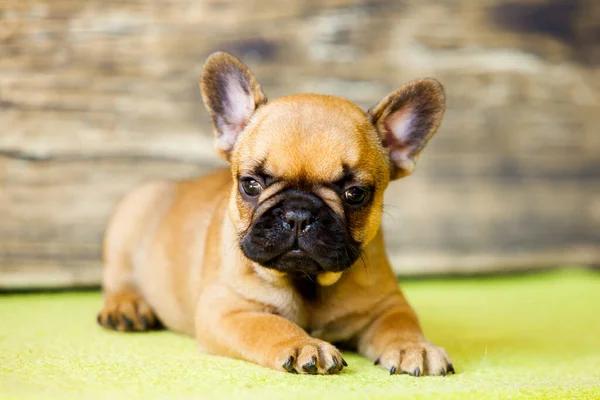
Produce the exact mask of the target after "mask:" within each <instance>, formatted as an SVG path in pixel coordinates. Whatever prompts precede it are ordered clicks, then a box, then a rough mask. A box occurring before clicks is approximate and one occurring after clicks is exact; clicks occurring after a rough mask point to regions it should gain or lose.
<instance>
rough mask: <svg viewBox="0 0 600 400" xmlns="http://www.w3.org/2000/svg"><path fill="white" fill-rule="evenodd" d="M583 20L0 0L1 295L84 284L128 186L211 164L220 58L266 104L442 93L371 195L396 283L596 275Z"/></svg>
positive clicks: (548, 12)
mask: <svg viewBox="0 0 600 400" xmlns="http://www.w3.org/2000/svg"><path fill="white" fill-rule="evenodd" d="M563 3H564V4H563ZM557 4H558V5H557ZM561 4H563V5H562V6H561ZM565 4H566V5H565ZM567 6H568V7H567ZM561 7H562V8H561ZM598 11H599V9H598V2H596V1H593V0H581V1H578V2H571V3H568V4H567V2H539V1H529V0H520V1H519V0H517V1H512V0H511V1H508V0H506V1H505V0H494V1H491V2H453V1H446V2H439V1H434V0H423V1H420V2H409V1H403V2H400V1H387V0H361V1H359V0H355V1H353V0H327V1H321V2H315V1H301V0H292V1H287V2H285V3H281V2H278V1H275V0H264V1H260V2H256V1H249V2H230V1H222V0H218V1H217V0H202V1H195V2H188V1H183V0H171V1H164V0H150V1H140V0H127V1H123V2H115V1H100V0H90V1H85V2H82V1H74V0H53V1H48V0H5V1H3V2H2V3H1V4H0V288H9V287H10V288H13V287H37V286H44V287H61V286H65V285H67V286H68V285H89V284H94V283H97V282H98V277H99V271H100V242H101V238H102V234H103V231H104V226H105V224H106V220H107V218H108V216H109V215H110V212H111V210H112V209H113V207H114V205H115V204H116V202H117V201H118V200H119V198H121V196H123V194H124V193H125V192H127V191H128V190H130V189H131V188H132V187H133V186H134V185H136V184H139V183H141V182H143V181H146V180H152V179H162V178H186V177H191V176H195V175H199V174H202V173H205V172H207V171H209V170H211V169H213V168H216V167H217V166H220V165H222V164H221V163H220V161H219V160H218V159H217V157H216V156H215V155H214V153H213V151H212V141H211V127H210V121H209V118H208V115H207V114H206V113H205V111H204V108H203V105H202V103H201V98H200V94H199V91H198V78H199V74H200V70H201V67H202V62H203V60H204V59H205V57H206V56H207V55H208V54H209V53H210V52H212V51H214V50H217V49H219V50H225V51H229V52H232V53H233V54H236V55H237V56H239V57H241V58H242V59H244V61H246V62H247V63H248V64H249V66H250V67H251V68H252V70H253V71H254V72H255V73H256V75H257V77H258V79H259V81H260V82H261V84H262V85H263V87H264V89H265V91H266V93H267V94H268V95H269V97H270V98H275V97H279V96H282V95H285V94H290V93H297V92H320V93H329V94H334V95H339V96H344V97H347V98H349V99H351V100H353V101H355V102H357V103H358V104H359V105H360V106H362V107H364V108H368V107H370V106H371V105H373V104H375V103H376V102H377V101H378V100H379V99H380V98H382V97H383V96H384V95H386V94H387V93H388V92H390V91H392V90H394V89H395V88H397V87H399V86H401V85H402V84H404V83H405V82H406V81H409V80H411V79H416V78H420V77H424V76H434V77H436V78H438V79H439V80H440V81H442V82H443V84H444V86H445V88H446V93H447V98H448V102H447V112H446V115H445V118H444V121H443V123H442V126H441V128H440V130H439V132H438V134H437V136H436V137H435V138H434V139H433V140H432V141H431V143H430V145H429V147H428V149H426V150H425V152H424V154H423V156H422V157H421V160H420V162H419V165H418V166H417V169H416V173H415V174H414V176H412V177H409V178H407V179H406V180H403V181H400V182H397V183H394V184H393V185H392V186H391V187H390V190H389V192H388V193H387V195H386V208H385V213H386V215H385V220H384V226H385V233H386V237H387V241H388V248H389V252H390V257H391V258H392V261H393V264H394V265H395V267H396V268H397V270H396V271H397V272H398V273H399V274H407V275H409V274H419V275H422V274H432V273H435V274H437V273H458V272H462V273H476V272H483V271H506V270H513V269H521V268H525V269H526V268H531V267H536V268H542V267H547V266H553V265H559V264H590V265H591V264H600V255H599V254H598V253H599V251H600V250H599V249H600V135H598V127H599V126H600V112H599V110H600V80H599V79H598V76H600V68H599V66H600V45H599V42H598V41H597V40H594V38H595V37H596V38H597V32H598V31H599V29H600V22H599V21H600V18H596V17H594V16H597V15H598V14H597V13H598ZM525 12H527V13H529V14H527V15H533V14H531V13H534V14H535V15H538V16H539V18H536V19H531V18H530V19H522V18H520V17H519V15H525V14H523V13H525Z"/></svg>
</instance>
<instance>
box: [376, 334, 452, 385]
mask: <svg viewBox="0 0 600 400" xmlns="http://www.w3.org/2000/svg"><path fill="white" fill-rule="evenodd" d="M378 364H379V365H381V367H382V368H385V369H387V370H388V371H390V374H391V375H394V374H409V375H412V376H422V375H444V376H445V375H446V374H448V373H454V366H453V365H452V360H450V357H449V356H448V353H446V350H444V349H442V348H441V347H437V346H436V345H434V344H433V343H430V342H428V341H426V340H422V341H416V342H411V341H399V342H394V343H392V344H390V345H388V346H387V347H386V349H385V350H384V352H383V354H382V355H381V357H379V358H378V359H377V360H375V365H378Z"/></svg>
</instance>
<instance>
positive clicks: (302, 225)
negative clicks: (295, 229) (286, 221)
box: [300, 215, 315, 232]
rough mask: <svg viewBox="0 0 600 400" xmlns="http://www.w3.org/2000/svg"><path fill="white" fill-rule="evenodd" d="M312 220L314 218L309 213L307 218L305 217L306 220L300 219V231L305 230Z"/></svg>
mask: <svg viewBox="0 0 600 400" xmlns="http://www.w3.org/2000/svg"><path fill="white" fill-rule="evenodd" d="M314 222H315V218H314V217H313V216H312V215H309V216H308V218H306V220H304V221H302V224H301V225H300V231H301V232H304V231H306V230H307V229H308V228H310V226H311V225H312V224H313V223H314Z"/></svg>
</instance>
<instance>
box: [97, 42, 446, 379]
mask: <svg viewBox="0 0 600 400" xmlns="http://www.w3.org/2000/svg"><path fill="white" fill-rule="evenodd" d="M200 87H201V91H202V97H203V99H204V103H205V105H206V108H207V109H208V112H209V113H210V115H211V117H212V121H213V124H214V132H215V147H216V151H217V152H218V154H219V155H220V156H221V157H222V158H224V159H225V160H226V161H227V162H228V163H229V166H230V168H228V169H224V170H220V171H217V172H214V173H213V174H211V175H208V176H204V177H201V178H198V179H194V180H186V181H180V182H168V181H164V182H153V183H149V184H146V185H143V186H141V187H139V188H137V189H135V190H134V191H132V192H131V193H130V194H129V195H128V196H126V198H125V199H124V200H123V201H122V202H121V203H120V205H119V206H118V208H117V210H116V212H115V214H114V216H113V217H112V219H111V221H110V224H109V226H108V229H107V232H106V237H105V243H104V262H105V266H104V276H103V292H104V306H103V308H102V310H101V311H100V313H99V315H98V322H99V323H100V324H101V325H102V326H104V327H106V328H109V329H115V330H119V331H145V330H149V329H152V328H155V327H157V326H158V325H159V324H161V325H164V326H165V327H167V328H169V329H172V330H174V331H178V332H182V333H184V334H187V335H193V336H195V337H196V339H197V341H198V343H199V345H200V348H201V350H202V351H204V352H207V353H212V354H218V355H222V356H227V357H234V358H238V359H243V360H247V361H251V362H254V363H257V364H260V365H263V366H265V367H269V368H273V369H276V370H281V371H288V372H293V373H301V374H335V373H338V372H340V371H341V370H342V368H343V367H345V366H347V364H346V361H345V360H344V359H343V358H342V354H341V353H340V351H339V350H338V349H337V348H336V347H335V346H334V345H333V344H332V343H337V344H342V345H344V346H349V347H350V348H353V349H356V350H357V351H358V352H359V353H360V354H362V355H364V356H365V357H367V358H369V359H371V360H373V361H375V364H378V365H380V366H381V367H383V368H385V369H386V370H388V371H389V372H390V373H391V374H404V373H406V374H410V375H414V376H421V375H446V374H447V373H451V372H454V368H453V366H452V362H451V360H450V358H449V356H448V354H447V353H446V351H444V349H442V348H440V347H438V346H436V345H434V344H433V343H431V342H429V341H428V340H427V339H426V338H425V337H424V335H423V332H422V330H421V327H420V325H419V321H418V319H417V316H416V315H415V313H414V311H413V310H412V308H411V307H410V305H409V304H408V303H407V302H406V300H405V298H404V297H403V295H402V293H401V292H400V289H399V287H398V283H397V281H396V278H395V276H394V273H393V272H392V269H391V267H390V265H389V262H388V259H387V256H386V253H385V248H384V242H383V236H382V233H381V217H382V211H383V194H384V191H385V189H386V187H387V185H388V183H389V182H390V181H392V180H396V179H399V178H402V177H404V176H407V175H409V174H410V173H411V172H412V171H413V168H414V167H415V163H416V162H417V159H418V157H419V155H420V153H421V151H422V150H423V148H424V147H425V145H426V143H427V141H428V140H429V139H431V137H432V136H433V134H434V133H435V131H436V130H437V128H438V126H439V124H440V121H441V119H442V115H443V113H444V109H445V96H444V91H443V88H442V86H441V85H440V84H439V83H438V82H437V81H436V80H433V79H423V80H417V81H413V82H410V83H408V84H406V85H405V86H404V87H402V88H400V89H398V90H396V91H394V92H392V93H390V94H389V95H388V96H386V97H385V98H383V99H382V100H381V101H380V102H379V103H378V104H377V105H376V106H374V107H373V108H372V109H370V110H369V111H367V112H364V111H363V110H361V109H360V108H359V107H358V106H356V105H354V104H353V103H351V102H350V101H348V100H345V99H343V98H339V97H334V96H325V95H318V94H300V95H294V96H288V97H283V98H280V99H277V100H274V101H270V102H268V101H267V97H266V95H265V94H264V93H263V91H262V89H261V87H260V85H259V84H258V82H257V80H256V79H255V77H254V75H253V74H252V73H251V72H250V71H249V70H248V68H247V67H246V66H245V65H244V64H242V63H241V62H240V61H239V60H238V59H236V58H234V57H233V56H231V55H229V54H226V53H215V54H213V55H211V56H210V57H209V58H208V59H207V61H206V64H205V66H204V69H203V72H202V77H201V81H200Z"/></svg>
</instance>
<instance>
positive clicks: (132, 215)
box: [97, 182, 170, 332]
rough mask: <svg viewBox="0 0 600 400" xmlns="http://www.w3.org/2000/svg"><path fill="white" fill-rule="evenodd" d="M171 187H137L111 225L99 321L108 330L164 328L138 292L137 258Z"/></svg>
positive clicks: (131, 330) (106, 237) (120, 205)
mask: <svg viewBox="0 0 600 400" xmlns="http://www.w3.org/2000/svg"><path fill="white" fill-rule="evenodd" d="M169 187H170V185H169V184H168V183H164V182H154V183H149V184H146V185H143V186H141V187H139V188H137V189H136V190H134V191H133V192H131V193H130V194H129V195H128V196H126V197H125V198H124V199H123V201H122V202H121V203H120V204H119V206H118V207H117V210H116V212H115V214H114V216H113V217H112V219H111V221H110V223H109V225H108V228H107V230H106V236H105V239H104V270H103V277H102V289H103V294H104V305H103V307H102V309H101V310H100V312H99V313H98V318H97V320H98V324H100V325H101V326H103V327H105V328H107V329H113V330H118V331H124V332H127V331H129V332H136V331H137V332H139V331H147V330H150V329H155V328H160V327H161V324H160V321H159V320H158V318H157V317H156V315H155V314H154V312H153V311H152V309H151V308H150V306H149V305H148V303H147V302H146V301H145V300H144V298H143V296H142V295H141V293H140V291H139V290H138V284H137V283H136V282H135V277H134V275H135V268H138V266H137V265H134V263H135V262H134V256H135V253H136V251H139V249H140V248H141V247H143V246H144V241H145V240H147V238H148V234H149V233H148V232H149V231H151V225H152V224H153V221H156V218H157V216H156V214H157V208H158V207H159V203H161V200H162V199H163V198H164V197H167V196H165V195H166V193H167V192H168V191H169ZM142 267H143V266H142Z"/></svg>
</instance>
